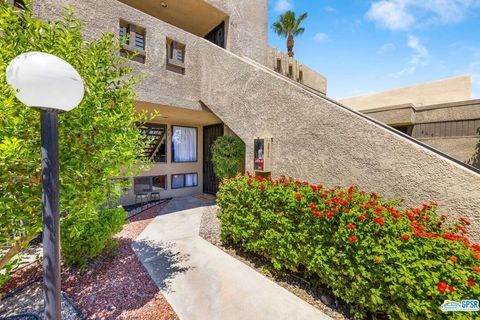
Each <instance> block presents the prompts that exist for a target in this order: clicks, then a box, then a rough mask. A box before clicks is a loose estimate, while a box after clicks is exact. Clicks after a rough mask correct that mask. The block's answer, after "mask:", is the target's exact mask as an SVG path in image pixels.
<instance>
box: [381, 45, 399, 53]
mask: <svg viewBox="0 0 480 320" xmlns="http://www.w3.org/2000/svg"><path fill="white" fill-rule="evenodd" d="M395 50H397V47H395V45H394V44H393V43H385V44H384V45H383V46H381V47H380V48H378V53H379V54H387V53H390V52H394V51H395Z"/></svg>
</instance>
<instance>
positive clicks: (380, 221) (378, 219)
mask: <svg viewBox="0 0 480 320" xmlns="http://www.w3.org/2000/svg"><path fill="white" fill-rule="evenodd" d="M373 222H375V223H378V224H379V225H381V226H383V225H384V224H385V221H383V219H382V218H375V219H373Z"/></svg>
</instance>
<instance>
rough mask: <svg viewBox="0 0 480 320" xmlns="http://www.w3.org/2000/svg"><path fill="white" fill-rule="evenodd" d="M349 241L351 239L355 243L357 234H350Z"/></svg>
mask: <svg viewBox="0 0 480 320" xmlns="http://www.w3.org/2000/svg"><path fill="white" fill-rule="evenodd" d="M348 241H350V242H351V243H354V242H355V241H357V236H356V235H353V236H350V237H349V238H348Z"/></svg>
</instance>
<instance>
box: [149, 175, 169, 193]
mask: <svg viewBox="0 0 480 320" xmlns="http://www.w3.org/2000/svg"><path fill="white" fill-rule="evenodd" d="M152 190H153V191H161V190H167V176H166V175H163V176H156V177H152Z"/></svg>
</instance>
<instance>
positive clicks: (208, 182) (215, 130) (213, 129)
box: [203, 124, 223, 194]
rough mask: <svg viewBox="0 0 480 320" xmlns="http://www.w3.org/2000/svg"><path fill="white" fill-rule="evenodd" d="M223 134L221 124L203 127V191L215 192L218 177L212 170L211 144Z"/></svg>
mask: <svg viewBox="0 0 480 320" xmlns="http://www.w3.org/2000/svg"><path fill="white" fill-rule="evenodd" d="M221 136H223V124H215V125H213V126H208V127H203V192H205V193H209V194H216V193H217V191H218V183H219V181H218V179H217V177H216V176H215V173H214V172H213V162H212V145H213V143H214V142H215V140H217V138H218V137H221Z"/></svg>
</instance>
